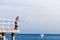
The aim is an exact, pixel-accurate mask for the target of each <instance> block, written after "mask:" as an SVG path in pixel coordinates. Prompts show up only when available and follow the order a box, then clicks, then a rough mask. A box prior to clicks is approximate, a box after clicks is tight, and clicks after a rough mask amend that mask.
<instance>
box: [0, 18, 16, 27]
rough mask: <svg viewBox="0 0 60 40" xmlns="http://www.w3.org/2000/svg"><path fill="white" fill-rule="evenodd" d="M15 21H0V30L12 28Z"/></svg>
mask: <svg viewBox="0 0 60 40" xmlns="http://www.w3.org/2000/svg"><path fill="white" fill-rule="evenodd" d="M14 27H15V20H12V19H0V28H14Z"/></svg>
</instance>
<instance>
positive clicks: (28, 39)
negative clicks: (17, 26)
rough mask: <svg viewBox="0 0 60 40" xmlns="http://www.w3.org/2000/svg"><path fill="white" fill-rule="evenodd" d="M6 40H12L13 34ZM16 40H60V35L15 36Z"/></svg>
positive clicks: (7, 35)
mask: <svg viewBox="0 0 60 40" xmlns="http://www.w3.org/2000/svg"><path fill="white" fill-rule="evenodd" d="M6 40H11V34H6ZM15 40H60V34H44V37H42V38H41V35H40V34H15Z"/></svg>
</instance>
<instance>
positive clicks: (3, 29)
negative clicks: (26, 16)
mask: <svg viewBox="0 0 60 40" xmlns="http://www.w3.org/2000/svg"><path fill="white" fill-rule="evenodd" d="M18 23H19V17H18V16H17V17H16V19H15V20H10V19H9V20H7V19H6V20H5V19H3V20H0V35H1V36H0V40H6V38H5V34H6V33H9V34H10V33H11V40H15V35H14V34H15V33H20V29H19V28H18V27H19V25H18Z"/></svg>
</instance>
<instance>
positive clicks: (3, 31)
mask: <svg viewBox="0 0 60 40" xmlns="http://www.w3.org/2000/svg"><path fill="white" fill-rule="evenodd" d="M19 32H20V31H19V29H18V30H16V29H13V28H0V33H19Z"/></svg>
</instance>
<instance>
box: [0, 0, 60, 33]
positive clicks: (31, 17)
mask: <svg viewBox="0 0 60 40" xmlns="http://www.w3.org/2000/svg"><path fill="white" fill-rule="evenodd" d="M16 16H19V17H20V21H21V22H20V30H21V33H29V34H30V33H31V34H32V33H35V34H36V33H38V34H40V33H44V34H60V0H0V18H15V17H16Z"/></svg>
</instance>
